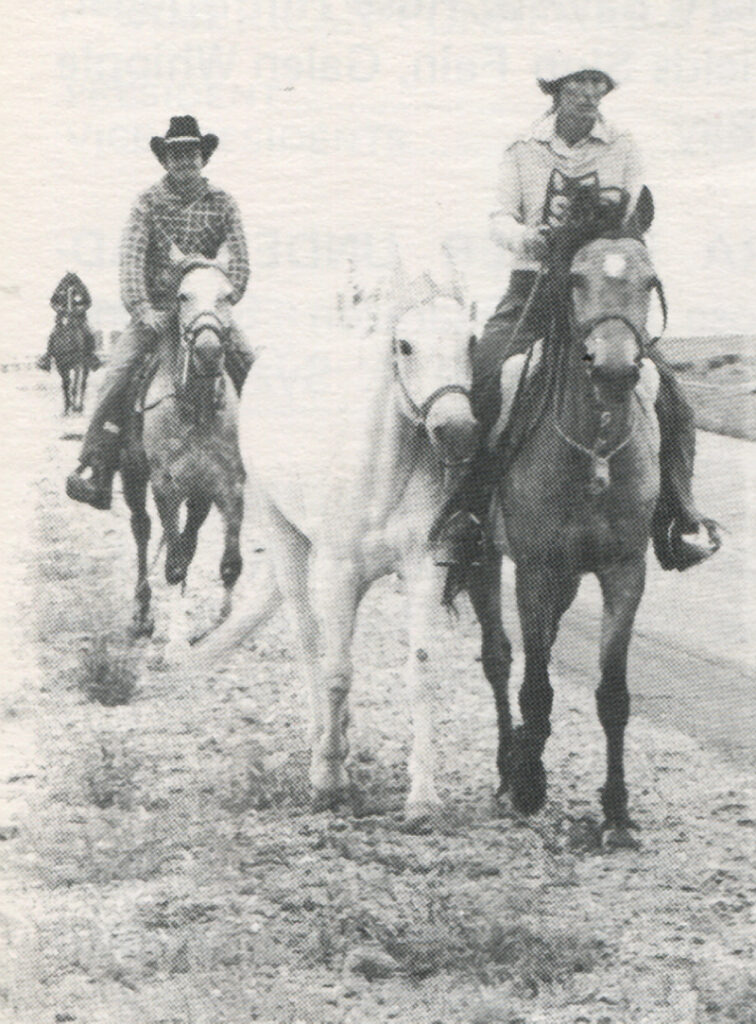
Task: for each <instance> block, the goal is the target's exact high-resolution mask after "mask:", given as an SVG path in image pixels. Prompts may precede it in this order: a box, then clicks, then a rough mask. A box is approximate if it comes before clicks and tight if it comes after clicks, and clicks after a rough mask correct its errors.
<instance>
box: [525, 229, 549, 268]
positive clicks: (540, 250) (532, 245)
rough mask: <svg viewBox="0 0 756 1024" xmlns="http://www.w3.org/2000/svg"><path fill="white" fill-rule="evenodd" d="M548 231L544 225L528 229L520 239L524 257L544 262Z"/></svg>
mask: <svg viewBox="0 0 756 1024" xmlns="http://www.w3.org/2000/svg"><path fill="white" fill-rule="evenodd" d="M549 234H550V229H549V228H548V227H547V225H545V224H539V225H538V227H535V228H528V230H527V231H526V232H525V234H524V235H523V238H522V248H523V250H524V252H525V255H526V256H529V257H530V259H533V260H544V259H546V256H547V255H548V251H549V247H548V239H549Z"/></svg>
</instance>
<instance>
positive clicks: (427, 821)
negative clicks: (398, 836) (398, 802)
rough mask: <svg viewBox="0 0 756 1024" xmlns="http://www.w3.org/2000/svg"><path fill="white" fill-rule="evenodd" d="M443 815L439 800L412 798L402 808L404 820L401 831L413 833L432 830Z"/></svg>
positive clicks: (417, 833) (439, 822)
mask: <svg viewBox="0 0 756 1024" xmlns="http://www.w3.org/2000/svg"><path fill="white" fill-rule="evenodd" d="M443 815H444V809H443V805H442V803H441V801H440V800H438V801H435V800H413V801H411V802H409V801H408V803H407V806H406V807H405V808H404V820H403V821H402V824H401V831H402V832H408V833H410V834H413V835H419V834H423V833H426V832H432V831H433V829H435V828H436V827H437V826H438V825H440V824H441V820H442V818H443Z"/></svg>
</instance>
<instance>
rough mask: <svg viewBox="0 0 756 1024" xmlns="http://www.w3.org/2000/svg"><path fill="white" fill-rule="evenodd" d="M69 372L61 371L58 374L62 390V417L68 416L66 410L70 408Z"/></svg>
mask: <svg viewBox="0 0 756 1024" xmlns="http://www.w3.org/2000/svg"><path fill="white" fill-rule="evenodd" d="M69 374H70V370H61V373H60V384H61V387H62V388H63V415H64V416H68V410H69V409H70V408H71V397H70V391H71V386H70V382H69Z"/></svg>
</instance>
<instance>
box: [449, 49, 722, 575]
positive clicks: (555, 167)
mask: <svg viewBox="0 0 756 1024" xmlns="http://www.w3.org/2000/svg"><path fill="white" fill-rule="evenodd" d="M605 67H606V65H605V63H604V62H603V60H601V59H594V58H591V57H587V56H586V55H585V54H580V55H577V56H574V55H573V56H570V55H565V53H564V52H559V53H556V54H554V55H553V56H552V58H551V59H550V60H549V61H547V65H546V66H545V67H544V68H543V69H542V70H541V73H540V74H539V76H538V84H539V85H540V87H541V89H542V91H543V92H545V93H546V94H547V95H549V96H550V97H551V98H552V101H553V105H552V108H551V109H550V110H549V111H548V112H547V114H546V115H545V116H544V117H543V118H541V120H539V121H537V122H536V123H535V125H533V126H532V127H531V128H530V129H529V130H528V131H526V132H524V133H523V134H522V135H520V136H519V137H518V138H517V139H516V140H515V141H514V143H512V145H511V146H509V147H508V148H507V149H506V151H505V153H504V157H503V159H502V163H501V168H500V176H499V204H498V208H497V209H496V210H495V211H494V213H493V214H492V215H491V234H492V237H493V239H494V241H495V242H496V243H497V244H499V245H501V246H502V247H504V248H506V249H508V250H509V251H510V252H511V253H512V254H513V270H512V275H511V278H510V282H509V288H508V290H507V293H506V294H505V295H504V297H503V298H502V300H501V301H500V303H499V305H498V306H497V308H496V311H495V312H494V315H493V316H492V317H491V319H490V320H489V321H488V323H487V324H486V326H485V328H484V330H483V334H482V337H481V338H480V341H479V343H478V345H477V346H476V348H475V351H474V355H473V407H474V411H475V415H476V416H477V417H478V419H479V420H480V421H481V423H482V425H483V428H484V431H486V432H487V431H488V430H490V428H491V427H492V426H493V424H494V422H495V421H496V419H497V416H498V413H499V407H500V377H501V369H502V365H503V363H504V361H505V360H506V359H507V358H508V357H509V356H512V355H514V354H515V353H518V352H525V351H527V349H528V347H529V346H530V345H531V344H532V343H533V342H534V341H535V340H536V339H538V338H543V337H544V336H545V335H546V332H547V329H548V326H549V321H550V318H551V308H550V304H549V290H548V288H546V287H544V286H543V281H542V275H541V276H539V271H540V270H541V268H542V267H543V264H544V261H545V260H546V258H547V256H548V252H549V236H550V233H551V231H552V230H554V229H555V228H558V227H559V226H560V225H561V224H562V223H563V222H564V219H565V217H567V216H568V215H569V208H570V193H571V191H572V192H574V191H575V189H576V188H578V187H579V186H580V184H581V182H586V183H587V182H592V183H593V185H594V186H595V187H596V188H601V189H602V190H609V191H616V192H617V193H620V194H623V195H624V196H625V197H626V199H627V200H629V202H628V205H627V212H628V215H632V213H633V209H634V206H635V203H636V200H637V199H638V197H639V195H640V193H641V189H642V185H643V177H642V168H641V160H640V154H639V152H638V149H637V147H636V145H635V143H634V141H633V139H632V137H631V136H630V135H629V134H628V133H627V132H624V131H621V130H619V129H617V128H615V127H614V126H613V125H611V124H610V123H609V122H607V121H605V120H604V118H603V117H602V116H601V114H600V113H599V109H598V108H599V103H600V102H601V99H602V98H603V97H604V96H605V95H606V94H607V93H608V92H609V91H610V90H611V89H614V88H616V86H617V80H616V78H615V77H614V75H613V74H610V73H609V72H608V71H606V70H604V69H605ZM536 282H537V283H536ZM650 356H651V358H652V359H653V360H654V362H655V364H656V367H657V370H658V371H659V376H660V387H659V396H658V399H657V403H656V411H657V416H658V419H659V428H660V435H661V450H660V469H661V494H660V498H659V503H658V506H657V509H656V514H655V516H654V524H653V542H654V549H655V551H656V555H657V557H658V559H659V562H660V563H661V565H662V566H663V567H664V568H665V569H679V570H682V569H686V568H688V567H689V566H691V565H695V564H697V563H698V562H701V561H703V560H704V559H706V558H708V557H709V556H710V555H712V554H714V552H715V551H716V550H717V549H718V548H719V545H720V540H719V535H718V531H717V528H716V524H715V523H713V522H712V521H711V520H708V519H705V518H704V517H703V516H701V515H700V513H699V512H698V510H697V509H696V506H695V503H694V500H693V495H692V490H691V485H692V479H693V459H694V453H695V423H694V418H693V412H692V410H691V408H690V406H689V405H688V403H687V401H686V398H685V395H684V394H683V392H682V389H681V388H680V386H679V384H678V383H677V382H676V380H675V378H674V376H673V374H672V372H671V370H670V368H669V367H668V366H667V365H666V364H665V363H664V361H663V360H662V359H661V358H660V356H659V355H658V354H657V353H654V352H651V353H650ZM486 466H487V467H488V468H487V469H484V467H483V462H482V461H481V460H478V462H477V464H476V465H474V467H473V469H472V471H471V472H470V473H469V474H468V476H467V478H466V480H465V481H464V482H463V484H462V486H461V488H460V490H459V492H458V494H457V495H456V496H455V499H454V500H453V502H452V503H450V506H449V507H448V509H447V512H448V515H447V518H446V519H445V521H444V522H443V523H441V524H439V528H438V530H437V536H438V538H439V551H438V554H437V560H438V562H439V564H449V565H456V564H465V563H469V561H470V558H471V555H470V552H472V551H476V550H479V545H480V540H481V537H482V525H481V524H482V521H483V519H484V518H485V516H486V514H487V511H488V507H489V503H490V499H491V495H492V492H493V487H494V481H493V480H492V479H490V474H491V472H493V467H492V464H491V461H490V460H488V461H487V462H486ZM472 557H473V560H474V559H475V557H476V556H472Z"/></svg>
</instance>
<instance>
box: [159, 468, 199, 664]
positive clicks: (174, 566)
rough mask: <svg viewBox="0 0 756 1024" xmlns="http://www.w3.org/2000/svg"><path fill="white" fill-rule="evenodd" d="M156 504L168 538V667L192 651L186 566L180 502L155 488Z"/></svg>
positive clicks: (166, 547)
mask: <svg viewBox="0 0 756 1024" xmlns="http://www.w3.org/2000/svg"><path fill="white" fill-rule="evenodd" d="M153 494H154V497H155V504H156V505H157V508H158V512H159V513H160V522H161V524H162V527H163V535H164V537H165V579H166V582H167V583H168V584H169V588H170V589H169V592H168V624H167V629H166V638H167V642H166V645H165V649H164V651H163V656H164V658H165V660H166V661H167V662H169V663H172V662H175V663H180V662H181V661H182V659H183V658H185V657H186V655H187V653H188V650H189V639H190V629H189V609H188V602H187V599H186V593H185V590H186V570H187V562H186V557H185V552H184V542H183V537H182V534H181V533H179V528H178V526H179V507H180V502H179V500H178V499H177V498H176V496H175V495H173V494H166V493H165V492H163V491H161V490H159V489H157V488H155V487H153Z"/></svg>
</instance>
